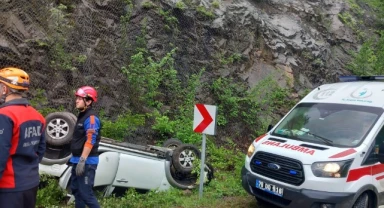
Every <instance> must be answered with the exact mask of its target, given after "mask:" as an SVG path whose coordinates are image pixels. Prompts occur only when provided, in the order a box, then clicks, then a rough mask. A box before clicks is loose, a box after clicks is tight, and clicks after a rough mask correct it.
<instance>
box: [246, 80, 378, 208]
mask: <svg viewBox="0 0 384 208" xmlns="http://www.w3.org/2000/svg"><path fill="white" fill-rule="evenodd" d="M340 80H341V82H339V83H334V84H325V85H322V86H320V87H318V88H316V89H314V90H313V91H312V92H310V93H309V94H308V95H307V96H306V97H304V98H303V99H302V100H301V101H300V102H299V103H298V104H296V106H295V107H293V108H292V109H291V110H290V111H289V112H288V113H287V115H285V116H284V117H283V118H282V119H281V120H280V121H279V122H278V123H277V124H276V125H275V126H274V127H273V126H270V128H269V130H268V133H266V134H264V135H262V136H260V137H258V138H257V139H255V140H254V141H253V142H252V144H251V145H250V147H249V149H248V153H247V156H246V158H245V165H244V167H243V169H242V185H243V187H244V189H245V190H246V191H247V192H248V193H250V194H251V195H253V196H255V197H256V199H257V201H258V202H259V203H267V204H274V205H277V206H279V207H290V208H291V207H292V208H341V207H345V208H351V207H353V208H371V207H378V206H380V205H384V195H383V194H384V164H382V163H384V146H381V145H383V141H384V114H383V112H384V82H380V80H381V81H384V76H367V77H360V76H344V77H340ZM382 150H383V151H382Z"/></svg>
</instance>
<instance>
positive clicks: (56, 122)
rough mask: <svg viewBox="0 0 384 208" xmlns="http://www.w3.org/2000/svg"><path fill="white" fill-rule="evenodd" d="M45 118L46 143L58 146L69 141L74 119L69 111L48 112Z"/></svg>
mask: <svg viewBox="0 0 384 208" xmlns="http://www.w3.org/2000/svg"><path fill="white" fill-rule="evenodd" d="M45 120H46V129H45V139H46V142H47V143H48V144H50V145H55V146H60V145H64V144H68V143H69V142H71V139H72V134H73V131H74V128H75V121H74V120H73V117H72V116H71V115H70V114H69V113H67V112H54V113H50V114H48V115H47V116H46V117H45Z"/></svg>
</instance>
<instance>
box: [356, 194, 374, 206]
mask: <svg viewBox="0 0 384 208" xmlns="http://www.w3.org/2000/svg"><path fill="white" fill-rule="evenodd" d="M373 207H374V206H373V200H372V196H371V194H369V193H367V192H364V193H362V194H361V195H360V196H359V198H357V200H356V202H355V204H353V206H352V208H373Z"/></svg>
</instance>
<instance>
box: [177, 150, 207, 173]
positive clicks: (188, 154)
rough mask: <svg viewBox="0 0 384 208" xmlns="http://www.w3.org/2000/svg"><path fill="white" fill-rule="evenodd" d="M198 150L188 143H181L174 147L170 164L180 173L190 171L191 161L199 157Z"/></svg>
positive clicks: (191, 167)
mask: <svg viewBox="0 0 384 208" xmlns="http://www.w3.org/2000/svg"><path fill="white" fill-rule="evenodd" d="M200 155H201V153H200V150H199V149H197V147H196V146H194V145H190V144H182V145H180V146H179V147H177V148H176V149H174V151H173V154H172V164H173V165H174V167H175V168H176V170H177V171H179V172H181V173H190V172H191V171H192V170H193V161H194V160H196V158H199V159H200Z"/></svg>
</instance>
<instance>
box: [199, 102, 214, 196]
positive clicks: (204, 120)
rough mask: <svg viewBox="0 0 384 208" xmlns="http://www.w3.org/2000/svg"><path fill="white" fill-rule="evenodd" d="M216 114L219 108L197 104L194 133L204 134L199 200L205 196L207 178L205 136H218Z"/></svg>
mask: <svg viewBox="0 0 384 208" xmlns="http://www.w3.org/2000/svg"><path fill="white" fill-rule="evenodd" d="M216 113H217V107H216V106H213V105H204V104H196V105H195V108H194V118H193V131H194V132H197V133H202V134H203V142H202V148H201V165H200V186H199V199H200V198H201V197H202V196H203V184H204V178H205V175H204V166H205V146H206V144H205V143H206V136H205V134H209V135H215V134H216Z"/></svg>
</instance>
